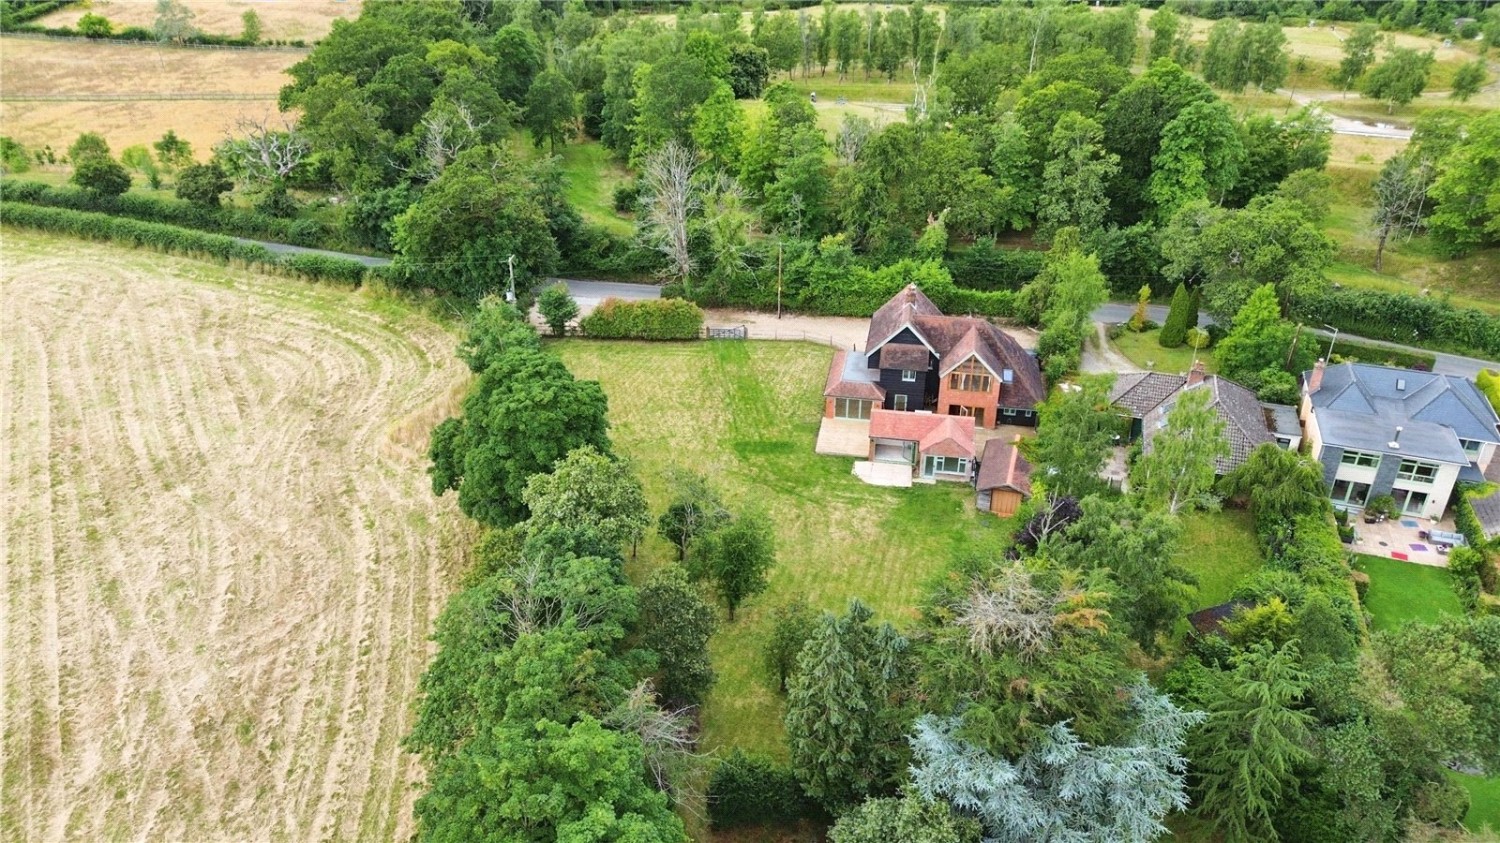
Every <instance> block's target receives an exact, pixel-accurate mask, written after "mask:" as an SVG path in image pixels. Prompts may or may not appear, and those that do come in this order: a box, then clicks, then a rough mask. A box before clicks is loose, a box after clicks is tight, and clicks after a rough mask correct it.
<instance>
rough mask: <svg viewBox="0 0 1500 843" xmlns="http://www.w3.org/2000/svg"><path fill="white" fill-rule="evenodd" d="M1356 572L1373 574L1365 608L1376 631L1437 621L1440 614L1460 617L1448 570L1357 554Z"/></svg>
mask: <svg viewBox="0 0 1500 843" xmlns="http://www.w3.org/2000/svg"><path fill="white" fill-rule="evenodd" d="M1354 567H1355V569H1356V570H1360V571H1364V572H1365V573H1366V574H1369V575H1370V590H1369V593H1367V594H1366V595H1365V608H1366V609H1368V610H1369V612H1370V616H1371V617H1372V618H1373V621H1372V623H1371V627H1372V628H1373V629H1374V630H1376V631H1377V632H1378V631H1380V630H1382V629H1395V628H1396V627H1398V626H1400V625H1401V624H1403V623H1405V622H1406V621H1435V620H1437V619H1438V616H1439V615H1461V614H1463V607H1461V606H1460V605H1459V603H1458V595H1456V594H1454V593H1453V586H1452V585H1451V584H1450V582H1449V580H1450V578H1449V576H1448V569H1446V568H1433V567H1430V566H1427V565H1418V564H1415V563H1413V562H1402V561H1401V560H1399V559H1386V558H1383V557H1380V556H1369V555H1366V554H1358V555H1356V556H1355V559H1354Z"/></svg>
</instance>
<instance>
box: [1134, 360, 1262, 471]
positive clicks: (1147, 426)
mask: <svg viewBox="0 0 1500 843" xmlns="http://www.w3.org/2000/svg"><path fill="white" fill-rule="evenodd" d="M1189 389H1207V390H1210V397H1209V402H1208V406H1209V407H1211V408H1212V409H1213V411H1214V412H1215V413H1216V414H1217V415H1218V416H1219V419H1220V420H1221V421H1223V422H1224V439H1225V440H1226V441H1227V442H1229V456H1228V457H1227V458H1224V459H1219V460H1218V461H1217V465H1216V470H1217V471H1218V473H1219V474H1228V473H1229V472H1231V471H1233V470H1234V469H1236V468H1238V467H1239V466H1240V465H1241V464H1242V463H1244V461H1245V460H1246V459H1247V458H1249V456H1250V452H1251V451H1253V450H1255V449H1256V448H1258V447H1260V446H1261V445H1264V444H1266V443H1268V442H1269V443H1273V444H1274V443H1275V442H1276V437H1275V436H1273V435H1271V431H1270V430H1269V429H1267V427H1266V416H1265V412H1264V410H1262V409H1261V406H1260V401H1258V400H1257V399H1256V397H1255V393H1253V392H1251V391H1250V390H1248V389H1246V388H1245V387H1243V386H1240V385H1239V384H1237V383H1235V382H1234V381H1232V380H1229V379H1227V378H1221V377H1219V376H1218V375H1209V376H1208V377H1206V378H1204V379H1203V381H1202V382H1201V383H1196V384H1193V385H1192V386H1184V387H1183V388H1182V389H1180V390H1178V391H1177V393H1176V394H1175V395H1173V396H1172V397H1171V398H1169V399H1168V400H1167V401H1165V402H1163V403H1162V404H1161V405H1160V406H1159V407H1157V408H1156V409H1155V410H1152V411H1151V412H1150V413H1148V414H1147V415H1146V418H1145V420H1144V421H1143V422H1142V425H1141V430H1142V432H1143V434H1144V438H1145V444H1144V448H1145V450H1146V451H1147V452H1150V450H1151V441H1152V440H1153V439H1154V438H1155V437H1156V435H1157V433H1159V432H1160V431H1161V429H1162V427H1163V425H1162V423H1161V422H1162V421H1163V419H1164V418H1165V417H1166V416H1167V415H1168V414H1169V413H1170V411H1171V409H1172V406H1173V405H1174V404H1176V402H1177V396H1179V395H1181V394H1182V393H1183V392H1186V391H1187V390H1189Z"/></svg>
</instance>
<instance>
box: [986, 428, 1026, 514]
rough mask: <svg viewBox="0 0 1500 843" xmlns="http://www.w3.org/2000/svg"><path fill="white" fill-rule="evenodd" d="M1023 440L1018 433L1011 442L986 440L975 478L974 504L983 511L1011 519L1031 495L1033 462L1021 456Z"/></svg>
mask: <svg viewBox="0 0 1500 843" xmlns="http://www.w3.org/2000/svg"><path fill="white" fill-rule="evenodd" d="M1020 443H1021V437H1019V436H1017V437H1016V438H1015V439H1014V441H1011V442H1006V441H1005V440H1004V439H991V440H990V441H988V442H986V443H984V453H983V455H982V456H980V458H979V473H978V476H977V477H976V478H975V480H974V490H975V492H976V493H977V495H976V498H975V504H976V505H977V506H978V507H979V508H980V509H981V510H987V511H989V512H993V513H995V514H996V515H998V516H1000V517H1001V518H1008V517H1009V516H1012V515H1015V514H1016V510H1017V509H1018V508H1020V506H1021V504H1022V503H1024V502H1025V501H1026V500H1027V499H1028V498H1030V497H1031V463H1030V462H1028V461H1027V459H1026V458H1025V457H1023V456H1021V449H1020V447H1019V446H1020Z"/></svg>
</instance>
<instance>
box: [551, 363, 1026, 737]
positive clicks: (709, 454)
mask: <svg viewBox="0 0 1500 843" xmlns="http://www.w3.org/2000/svg"><path fill="white" fill-rule="evenodd" d="M554 348H555V349H556V350H557V351H558V353H559V354H560V355H561V356H562V359H563V360H564V361H565V362H566V363H567V364H568V367H569V368H570V369H571V370H572V371H573V372H574V373H575V374H576V375H577V376H579V377H582V378H593V379H597V380H598V381H599V382H600V383H601V384H603V386H604V391H605V393H606V394H607V395H608V396H609V418H610V423H611V430H610V434H611V436H612V437H613V439H614V442H615V445H616V448H617V449H618V450H619V451H620V452H621V453H623V454H625V455H627V456H629V457H630V458H631V459H632V460H633V461H634V462H635V465H636V468H637V470H638V471H639V473H640V475H641V478H642V481H643V482H644V484H645V486H646V493H647V497H648V498H649V500H650V503H651V506H652V509H653V510H654V511H657V512H659V511H661V510H662V509H664V508H665V506H666V503H667V501H668V500H669V499H670V496H671V489H670V488H669V483H668V479H667V475H668V471H669V469H671V468H673V467H682V468H689V469H693V470H696V471H700V472H704V473H706V474H707V475H708V476H709V477H710V478H711V480H712V482H713V483H714V484H715V485H716V486H717V487H718V488H719V489H720V490H721V492H722V493H723V495H724V497H725V499H726V501H727V502H728V504H729V505H730V507H731V509H740V508H742V507H747V506H756V507H760V508H762V509H763V510H765V511H766V512H767V513H768V514H769V515H770V516H771V518H772V520H773V521H774V523H775V524H776V530H777V541H778V544H779V548H778V551H779V552H778V560H777V565H776V567H775V568H774V569H773V570H772V572H771V577H770V579H771V585H770V588H769V590H768V591H767V592H766V593H765V594H763V595H761V596H759V597H757V598H754V599H752V600H751V601H750V602H749V603H748V604H746V605H744V606H742V607H741V608H740V611H739V612H738V613H737V616H736V620H735V622H734V623H733V624H729V623H728V622H727V619H726V618H724V616H723V614H722V613H721V620H722V621H723V623H724V625H723V626H722V627H721V629H720V632H719V633H718V634H717V635H716V636H715V637H714V640H713V642H712V653H713V660H714V666H715V669H716V670H717V671H718V674H719V681H718V684H717V685H716V686H715V688H714V691H713V693H712V694H711V695H710V697H709V699H708V701H707V703H706V705H705V706H704V710H703V722H704V745H705V748H707V749H715V748H722V747H728V746H742V747H745V748H747V749H755V750H760V751H764V752H769V753H773V754H776V755H782V754H784V753H785V748H784V745H783V744H784V742H783V739H782V727H781V714H782V701H781V698H780V695H779V694H778V693H777V692H776V690H775V688H774V686H773V682H772V680H771V679H770V677H769V676H767V674H766V673H765V671H764V670H763V668H762V667H761V642H762V640H763V639H764V637H765V635H766V633H767V623H766V618H767V613H768V610H769V609H770V608H772V607H774V606H776V605H778V604H781V603H783V602H786V601H788V600H790V599H792V598H794V597H799V596H800V597H804V598H806V599H807V600H808V601H809V602H810V603H812V604H813V605H814V606H815V607H818V608H821V609H828V610H834V611H841V610H842V609H843V608H844V607H845V605H846V604H847V602H848V600H849V598H851V597H859V598H861V599H862V600H864V601H865V602H866V603H868V604H869V605H870V606H871V607H873V608H874V609H875V611H876V613H877V616H878V617H880V618H883V619H889V620H891V621H893V622H895V623H897V624H898V625H900V624H904V623H906V622H908V621H909V620H910V619H912V618H913V617H914V616H915V609H914V607H915V606H916V605H917V604H918V602H919V601H920V599H921V597H922V595H923V594H924V592H925V590H926V587H927V584H928V583H930V582H931V581H932V580H933V578H934V577H936V576H938V575H939V574H940V572H941V571H942V570H943V568H944V566H945V565H946V563H947V562H948V561H949V560H950V559H951V558H952V557H953V556H954V555H955V554H956V553H958V552H960V551H964V550H966V549H970V548H975V547H983V546H985V545H986V543H988V542H991V541H996V540H998V539H999V538H1000V537H1001V536H1002V535H1003V533H1004V532H1005V530H1004V526H1006V524H1007V522H1004V521H1001V520H1000V519H997V518H994V517H992V516H989V515H983V514H980V513H978V512H976V511H975V509H974V506H973V498H972V495H973V493H972V491H971V490H970V489H969V488H968V487H966V486H958V485H949V484H942V485H937V486H915V487H913V488H911V489H884V488H877V487H874V486H867V485H865V484H863V483H862V482H860V481H859V480H858V479H856V478H855V477H854V476H853V475H852V474H851V473H850V467H851V464H852V460H850V459H847V458H838V457H821V456H818V455H816V454H814V453H813V444H814V440H815V438H816V436H817V429H818V421H819V416H820V413H821V411H822V405H823V399H822V394H821V393H822V387H823V381H824V378H825V376H826V374H827V371H828V361H829V355H830V354H831V351H830V350H829V349H827V348H824V347H822V346H817V345H811V344H804V343H789V342H754V341H750V342H743V341H720V342H700V343H631V342H607V341H590V340H563V341H559V342H557V343H556V344H555V345H554ZM673 559H675V554H674V553H673V551H672V549H671V547H670V546H668V545H667V544H666V543H665V542H663V541H662V540H661V539H660V538H658V537H655V536H653V537H651V538H650V539H649V540H648V541H646V542H644V543H643V545H642V548H641V551H640V556H639V558H638V559H637V560H636V562H635V563H634V564H633V565H632V566H631V572H632V575H634V576H637V577H639V576H643V575H645V574H646V573H647V572H648V571H649V570H650V569H652V568H654V567H656V566H658V565H662V564H666V563H668V562H670V561H672V560H673Z"/></svg>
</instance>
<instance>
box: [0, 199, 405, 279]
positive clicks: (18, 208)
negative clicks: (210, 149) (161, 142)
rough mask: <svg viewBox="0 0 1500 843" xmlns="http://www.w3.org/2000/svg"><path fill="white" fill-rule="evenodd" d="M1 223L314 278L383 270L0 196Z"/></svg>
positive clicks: (359, 276) (356, 276) (353, 276)
mask: <svg viewBox="0 0 1500 843" xmlns="http://www.w3.org/2000/svg"><path fill="white" fill-rule="evenodd" d="M0 223H4V224H5V225H14V226H20V227H22V228H32V229H36V230H38V231H49V232H54V233H57V234H66V235H69V236H72V237H79V238H82V239H84V240H100V241H107V242H112V243H120V244H123V245H127V246H135V247H138V248H147V249H152V250H155V251H158V252H165V253H166V254H170V255H184V256H188V257H196V258H210V259H213V260H217V261H221V262H223V263H229V262H231V261H243V262H245V263H248V264H255V265H258V266H262V267H267V268H271V269H275V270H280V271H283V272H286V273H288V274H292V275H298V276H301V277H304V278H307V279H309V280H313V281H336V282H341V283H346V284H359V283H361V282H362V281H363V280H364V278H365V276H366V275H368V274H375V275H380V274H381V273H378V272H376V273H371V271H370V268H369V267H366V266H365V265H363V264H361V263H358V262H357V261H350V260H343V259H342V258H330V257H326V256H323V255H287V256H284V257H283V256H279V255H276V254H275V253H273V252H271V251H270V250H269V249H267V248H266V247H264V246H259V245H256V244H252V243H241V242H239V241H238V240H235V239H234V238H233V237H227V236H225V235H223V234H209V233H206V232H202V231H194V230H192V229H188V228H179V227H177V226H172V225H163V224H161V223H154V222H141V221H140V220H133V219H129V218H126V217H112V216H109V215H108V214H95V213H90V212H87V211H70V210H67V209H64V208H46V207H42V206H40V205H27V204H23V203H20V202H4V201H0Z"/></svg>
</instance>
